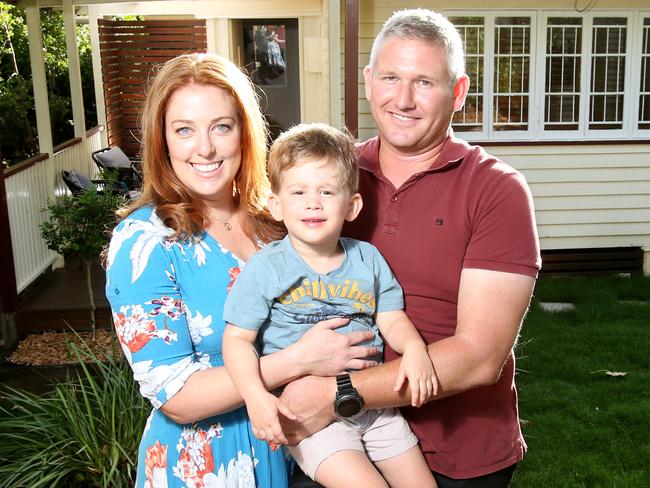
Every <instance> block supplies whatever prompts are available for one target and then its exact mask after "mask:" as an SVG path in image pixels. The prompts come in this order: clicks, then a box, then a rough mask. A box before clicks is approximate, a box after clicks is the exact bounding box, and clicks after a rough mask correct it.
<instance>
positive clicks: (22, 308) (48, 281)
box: [16, 259, 110, 334]
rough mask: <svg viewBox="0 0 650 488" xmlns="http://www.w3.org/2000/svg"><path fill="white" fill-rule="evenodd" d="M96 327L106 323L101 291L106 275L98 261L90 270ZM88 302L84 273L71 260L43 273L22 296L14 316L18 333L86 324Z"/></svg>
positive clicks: (107, 316)
mask: <svg viewBox="0 0 650 488" xmlns="http://www.w3.org/2000/svg"><path fill="white" fill-rule="evenodd" d="M91 277H92V284H93V293H94V298H95V307H96V312H95V313H96V321H97V326H98V327H109V326H110V313H109V305H108V301H107V300H106V295H105V294H104V287H105V284H106V276H105V272H104V270H103V269H102V268H101V266H99V264H94V265H93V267H92V270H91ZM89 318H90V305H89V302H88V291H87V289H86V276H85V273H84V271H83V269H81V267H80V265H79V260H77V259H71V260H68V261H67V262H66V266H65V267H64V268H61V269H56V270H54V271H51V272H49V273H47V274H46V275H45V276H43V277H42V278H41V279H40V280H39V283H37V284H36V285H35V286H34V287H33V289H31V290H29V291H28V292H27V293H25V296H22V297H21V299H20V303H19V305H18V313H17V315H16V327H17V329H18V333H19V334H25V333H28V332H36V331H38V330H45V329H64V328H67V327H68V326H70V327H73V328H75V329H78V330H83V329H87V328H88V327H89Z"/></svg>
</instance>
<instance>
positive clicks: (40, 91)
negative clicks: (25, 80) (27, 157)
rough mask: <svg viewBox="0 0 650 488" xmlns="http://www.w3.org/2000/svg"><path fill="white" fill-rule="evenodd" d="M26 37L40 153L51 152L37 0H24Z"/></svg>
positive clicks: (50, 127)
mask: <svg viewBox="0 0 650 488" xmlns="http://www.w3.org/2000/svg"><path fill="white" fill-rule="evenodd" d="M23 5H24V6H25V17H26V19H27V38H28V40H29V61H30V64H31V67H32V87H33V90H34V105H35V106H36V129H37V132H38V148H39V152H40V153H48V154H49V155H50V156H51V155H52V154H53V152H54V150H53V147H54V146H53V144H52V125H51V123H50V105H49V101H48V95H47V81H46V77H45V63H44V61H43V40H42V37H41V15H40V7H39V2H38V0H25V2H24V4H23Z"/></svg>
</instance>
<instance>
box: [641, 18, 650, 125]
mask: <svg viewBox="0 0 650 488" xmlns="http://www.w3.org/2000/svg"><path fill="white" fill-rule="evenodd" d="M641 40H642V41H641V70H640V72H641V76H640V77H639V78H640V83H639V85H640V86H639V117H638V124H639V125H638V128H639V129H650V16H649V17H646V18H645V19H643V27H642V34H641Z"/></svg>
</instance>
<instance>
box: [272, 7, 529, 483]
mask: <svg viewBox="0 0 650 488" xmlns="http://www.w3.org/2000/svg"><path fill="white" fill-rule="evenodd" d="M364 77H365V86H366V98H367V99H368V102H369V104H370V108H371V110H372V114H373V117H374V119H375V121H376V123H377V127H378V129H379V137H377V138H374V139H370V140H369V141H367V142H365V143H363V144H360V145H359V148H358V149H359V166H360V184H361V187H360V192H361V194H362V196H363V201H364V205H363V211H362V212H361V214H360V215H359V217H358V218H357V219H356V221H355V222H353V223H352V224H351V225H349V227H348V228H347V229H346V231H347V235H350V236H352V237H356V238H359V239H363V240H368V241H370V242H372V243H373V244H374V245H375V246H377V247H378V248H379V250H380V251H381V252H382V254H383V255H384V257H385V258H386V260H387V261H388V263H389V264H390V266H391V268H392V269H393V271H394V273H395V275H396V276H397V279H398V280H399V282H400V284H401V285H402V287H403V289H404V295H405V301H406V312H407V314H408V315H409V317H410V318H411V320H412V321H413V322H414V323H415V325H416V326H417V327H418V329H419V330H420V332H421V333H422V336H423V337H424V339H425V340H426V341H427V343H428V344H429V346H428V349H429V354H430V356H431V359H432V361H433V364H434V366H435V369H436V372H437V374H438V378H439V382H440V392H439V394H438V395H437V396H436V397H434V398H432V399H431V400H430V401H429V402H428V403H427V404H426V405H424V406H422V407H421V408H412V407H405V408H402V412H403V414H404V416H405V417H406V418H407V420H408V421H409V423H410V425H411V428H412V429H413V431H414V432H415V434H416V435H417V436H418V438H419V440H420V445H421V448H422V451H423V452H424V454H425V457H426V459H427V461H428V463H429V466H430V467H431V470H432V471H433V473H434V475H435V477H436V481H437V482H438V485H439V486H440V487H442V488H445V487H460V486H462V487H505V486H507V485H508V483H509V481H510V479H511V477H512V474H513V472H514V469H515V466H516V464H517V462H518V461H520V460H521V459H522V457H523V454H524V452H525V450H526V445H525V443H524V439H523V437H522V434H521V430H520V427H519V418H518V409H517V393H516V390H515V385H514V369H515V364H514V356H513V352H512V349H513V346H514V344H515V341H516V339H517V335H518V332H519V328H520V326H521V322H522V320H523V317H524V314H525V312H526V310H527V307H528V304H529V301H530V297H531V294H532V291H533V287H534V282H535V278H536V276H537V272H538V270H539V267H540V264H541V260H540V256H539V245H538V239H537V233H536V229H535V220H534V214H533V206H532V199H531V195H530V192H529V190H528V187H527V185H526V182H525V181H524V179H523V177H522V176H521V175H520V174H519V173H518V172H517V171H515V170H514V169H512V168H511V167H509V166H508V165H506V164H504V163H503V162H501V161H499V160H498V159H496V158H494V157H492V156H490V155H489V154H487V153H486V152H485V151H484V150H483V149H482V148H480V147H476V146H470V145H468V144H467V143H465V142H463V141H461V140H459V139H457V138H455V137H454V135H453V132H452V130H451V120H452V116H453V114H454V112H455V111H457V110H459V109H460V108H461V107H462V105H463V103H464V100H465V96H466V94H467V91H468V88H469V79H468V77H467V75H466V74H465V72H464V54H463V49H462V41H461V39H460V36H459V35H458V33H457V31H456V29H455V28H454V27H453V25H452V24H450V23H449V22H448V21H447V20H446V19H444V18H443V17H442V16H441V15H439V14H436V13H434V12H431V11H428V10H421V9H418V10H410V11H400V12H396V13H395V14H394V15H393V16H392V17H391V18H390V19H389V20H388V21H387V22H386V24H384V27H383V28H382V30H381V32H380V33H379V35H378V36H377V38H376V39H375V42H374V44H373V47H372V52H371V56H370V64H369V65H368V66H366V67H365V69H364ZM385 359H386V363H385V364H383V365H380V366H378V367H376V368H371V369H367V370H363V371H359V372H355V373H353V374H352V375H351V381H352V386H353V387H354V389H356V392H355V393H356V394H357V395H358V396H359V397H361V405H365V408H382V407H388V406H404V405H408V404H409V398H410V396H409V395H410V394H409V392H408V388H403V389H402V390H401V391H399V392H395V391H393V388H392V385H393V384H394V382H395V377H396V375H397V370H398V364H399V358H398V356H397V355H396V354H395V353H394V352H393V351H391V350H390V348H386V357H385ZM349 391H350V390H349V389H348V390H346V393H347V394H349ZM340 394H341V391H340V388H339V395H337V385H336V384H335V382H334V380H333V379H332V378H317V377H305V378H302V379H299V380H297V381H295V382H294V383H292V384H290V385H289V386H288V387H287V388H286V389H285V391H284V393H283V400H284V401H285V402H287V404H288V405H289V406H290V408H291V409H292V411H293V412H294V413H296V414H298V415H299V416H300V417H301V418H302V419H303V422H302V423H301V424H299V425H296V424H294V425H292V426H291V427H285V430H289V432H285V433H286V434H287V435H288V436H292V439H293V440H295V439H298V438H301V437H304V436H306V435H309V434H311V433H313V432H315V431H318V430H319V429H321V428H322V427H323V426H324V425H327V424H328V423H329V422H331V420H332V418H333V417H334V415H335V413H334V411H333V408H332V401H333V400H334V399H335V397H336V398H337V401H338V398H339V396H340Z"/></svg>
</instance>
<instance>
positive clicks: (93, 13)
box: [88, 5, 108, 147]
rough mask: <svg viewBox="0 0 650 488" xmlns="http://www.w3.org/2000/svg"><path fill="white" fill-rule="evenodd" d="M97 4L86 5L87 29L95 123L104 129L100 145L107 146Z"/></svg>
mask: <svg viewBox="0 0 650 488" xmlns="http://www.w3.org/2000/svg"><path fill="white" fill-rule="evenodd" d="M97 16H98V14H97V6H96V5H88V29H89V31H90V48H91V51H92V60H93V80H94V84H95V106H96V108H97V125H103V126H104V127H105V128H106V129H105V130H103V131H102V132H101V134H100V137H101V140H102V147H106V146H108V125H107V124H106V105H105V102H104V77H103V75H102V53H101V47H100V45H99V25H98V24H97Z"/></svg>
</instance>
